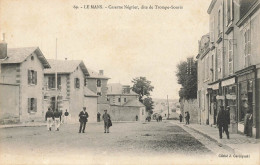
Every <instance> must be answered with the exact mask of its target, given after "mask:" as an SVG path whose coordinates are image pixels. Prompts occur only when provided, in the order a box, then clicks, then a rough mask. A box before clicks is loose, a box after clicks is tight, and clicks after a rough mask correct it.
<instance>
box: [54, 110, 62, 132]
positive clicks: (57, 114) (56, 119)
mask: <svg viewBox="0 0 260 165" xmlns="http://www.w3.org/2000/svg"><path fill="white" fill-rule="evenodd" d="M60 121H61V113H60V112H59V111H58V109H56V111H55V112H54V122H55V130H56V131H59V128H60Z"/></svg>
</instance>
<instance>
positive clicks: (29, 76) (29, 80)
mask: <svg viewBox="0 0 260 165" xmlns="http://www.w3.org/2000/svg"><path fill="white" fill-rule="evenodd" d="M28 84H31V71H30V70H28Z"/></svg>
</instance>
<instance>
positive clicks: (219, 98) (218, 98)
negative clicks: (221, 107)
mask: <svg viewBox="0 0 260 165" xmlns="http://www.w3.org/2000/svg"><path fill="white" fill-rule="evenodd" d="M216 99H217V100H224V99H225V97H224V96H220V95H217V97H216Z"/></svg>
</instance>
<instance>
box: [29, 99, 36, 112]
mask: <svg viewBox="0 0 260 165" xmlns="http://www.w3.org/2000/svg"><path fill="white" fill-rule="evenodd" d="M34 112H37V99H36V98H28V113H34Z"/></svg>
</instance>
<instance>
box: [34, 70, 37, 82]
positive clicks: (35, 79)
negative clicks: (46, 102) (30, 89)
mask: <svg viewBox="0 0 260 165" xmlns="http://www.w3.org/2000/svg"><path fill="white" fill-rule="evenodd" d="M34 82H35V85H37V71H34Z"/></svg>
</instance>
